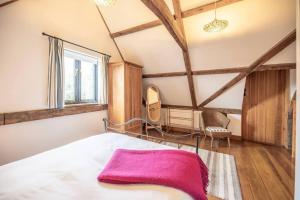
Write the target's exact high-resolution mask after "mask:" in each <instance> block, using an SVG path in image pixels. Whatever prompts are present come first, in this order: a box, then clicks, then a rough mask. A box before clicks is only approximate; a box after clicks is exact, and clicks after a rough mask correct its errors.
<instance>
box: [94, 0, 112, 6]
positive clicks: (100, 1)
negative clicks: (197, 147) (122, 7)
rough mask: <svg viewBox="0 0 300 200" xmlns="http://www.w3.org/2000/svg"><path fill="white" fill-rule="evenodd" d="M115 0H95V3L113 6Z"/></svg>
mask: <svg viewBox="0 0 300 200" xmlns="http://www.w3.org/2000/svg"><path fill="white" fill-rule="evenodd" d="M116 1H117V0H95V3H96V4H97V5H98V6H105V7H109V6H113V5H115V3H116Z"/></svg>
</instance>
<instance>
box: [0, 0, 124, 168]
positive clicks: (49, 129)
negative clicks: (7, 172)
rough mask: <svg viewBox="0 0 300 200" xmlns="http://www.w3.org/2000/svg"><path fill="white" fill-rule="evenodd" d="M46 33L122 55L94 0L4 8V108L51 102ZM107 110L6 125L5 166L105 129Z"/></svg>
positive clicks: (0, 57)
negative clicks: (103, 119) (49, 97)
mask: <svg viewBox="0 0 300 200" xmlns="http://www.w3.org/2000/svg"><path fill="white" fill-rule="evenodd" d="M42 32H46V33H48V34H52V35H55V36H58V37H61V38H64V39H66V40H69V41H73V42H75V43H78V44H81V45H83V46H87V47H89V48H92V49H95V50H98V51H102V52H105V53H107V54H111V55H112V61H119V60H120V57H119V55H118V53H117V50H116V48H115V46H114V44H113V42H112V40H111V39H110V37H109V34H108V32H107V30H106V28H105V26H104V24H103V22H102V21H101V18H100V16H99V14H98V12H97V9H96V7H95V4H94V2H93V1H89V0H76V1H74V0H63V1H61V0H38V1H37V0H22V1H18V2H15V3H13V4H10V5H9V6H6V7H2V8H0V44H1V45H0V113H4V112H15V111H23V110H34V109H42V108H46V107H47V104H46V103H47V67H48V39H47V37H45V36H42ZM68 47H69V48H74V49H75V47H72V46H68ZM76 50H79V51H84V50H83V49H78V48H76ZM86 53H90V52H86ZM106 115H107V112H106V111H101V112H93V113H85V114H79V115H73V116H65V117H59V118H54V119H46V120H39V121H32V122H26V123H20V124H14V125H6V126H0V165H1V164H5V163H7V162H11V161H14V160H17V159H21V158H24V157H26V156H30V155H33V154H36V153H39V152H42V151H45V150H48V149H51V148H54V147H57V146H60V145H63V144H66V143H69V142H71V141H74V140H77V139H80V138H83V137H87V136H90V135H92V134H96V133H99V132H101V131H103V126H102V121H101V119H102V118H103V117H105V116H106Z"/></svg>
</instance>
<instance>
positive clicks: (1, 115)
mask: <svg viewBox="0 0 300 200" xmlns="http://www.w3.org/2000/svg"><path fill="white" fill-rule="evenodd" d="M1 125H4V114H0V126H1Z"/></svg>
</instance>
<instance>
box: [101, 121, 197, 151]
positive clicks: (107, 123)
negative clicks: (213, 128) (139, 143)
mask: <svg viewBox="0 0 300 200" xmlns="http://www.w3.org/2000/svg"><path fill="white" fill-rule="evenodd" d="M137 121H141V122H143V123H148V124H149V125H151V126H153V127H154V129H155V130H156V131H157V132H159V133H160V134H162V135H163V136H168V137H169V138H172V139H173V140H172V139H167V138H165V137H163V138H159V137H154V136H149V135H148V134H147V135H145V134H142V133H141V134H140V133H134V132H126V133H127V134H129V135H134V136H139V137H140V138H141V139H143V138H145V137H146V139H155V140H159V141H165V142H172V143H177V144H178V146H179V145H190V144H184V143H181V142H178V141H174V139H180V138H186V137H192V136H193V135H194V134H193V133H191V134H180V135H175V134H170V133H167V132H165V131H163V130H161V129H160V128H157V127H156V126H154V125H153V124H152V123H151V122H149V121H147V120H145V119H143V118H132V119H130V120H128V121H126V122H124V123H115V122H111V121H109V120H108V119H107V118H103V122H104V127H105V132H107V131H108V130H113V131H116V132H119V133H124V132H121V131H120V130H118V129H116V128H113V127H112V126H114V127H118V126H120V127H122V126H124V125H128V124H130V123H132V122H137ZM195 137H196V153H197V154H198V149H199V140H200V135H198V134H197V135H195ZM190 146H194V145H190Z"/></svg>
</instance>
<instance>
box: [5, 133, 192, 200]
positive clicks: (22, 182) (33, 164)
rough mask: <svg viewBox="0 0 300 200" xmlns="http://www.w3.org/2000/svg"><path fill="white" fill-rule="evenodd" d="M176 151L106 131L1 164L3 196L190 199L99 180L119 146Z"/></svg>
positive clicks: (174, 192)
mask: <svg viewBox="0 0 300 200" xmlns="http://www.w3.org/2000/svg"><path fill="white" fill-rule="evenodd" d="M117 148H127V149H140V150H143V149H144V150H146V149H172V147H168V146H164V145H161V144H157V143H153V142H149V141H145V140H141V139H137V138H133V137H130V136H126V135H122V134H117V133H104V134H100V135H96V136H92V137H89V138H86V139H83V140H79V141H76V142H73V143H70V144H68V145H65V146H62V147H59V148H56V149H53V150H50V151H46V152H44V153H41V154H38V155H35V156H32V157H29V158H26V159H23V160H19V161H16V162H13V163H10V164H7V165H3V166H1V167H0V200H10V199H11V200H12V199H13V200H19V199H20V200H21V199H22V200H27V199H30V200H53V199H55V200H62V199H64V200H67V199H72V200H76V199H78V200H79V199H80V200H83V199H89V200H100V199H101V200H117V199H129V200H138V199H143V200H148V199H149V200H153V199H155V200H169V199H170V200H171V199H172V200H179V199H180V200H191V199H192V197H191V196H189V195H188V194H187V193H185V192H183V191H180V190H177V189H174V188H171V187H166V186H160V185H149V184H131V185H115V184H107V183H99V182H98V181H97V176H98V175H99V173H100V172H101V170H102V169H103V168H104V166H105V164H106V163H107V162H108V161H109V159H110V157H111V155H112V154H113V152H114V150H115V149H117Z"/></svg>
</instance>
